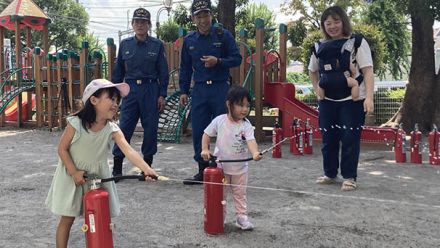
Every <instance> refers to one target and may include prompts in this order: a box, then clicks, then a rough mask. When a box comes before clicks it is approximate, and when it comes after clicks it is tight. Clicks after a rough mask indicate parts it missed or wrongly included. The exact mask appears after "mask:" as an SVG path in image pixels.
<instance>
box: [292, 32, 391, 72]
mask: <svg viewBox="0 0 440 248" xmlns="http://www.w3.org/2000/svg"><path fill="white" fill-rule="evenodd" d="M353 30H354V33H359V34H362V35H363V36H364V38H365V40H367V42H368V44H369V45H370V48H371V51H372V56H373V65H374V71H375V73H376V74H378V75H383V74H384V64H383V60H384V56H385V54H386V50H385V43H384V42H383V38H382V34H381V33H380V32H379V31H378V30H377V29H376V28H375V27H373V26H370V25H357V26H354V27H353ZM322 38H323V35H322V33H321V31H319V30H315V31H312V32H309V33H308V35H307V37H306V38H305V39H304V41H303V44H302V46H301V47H302V48H303V50H302V53H301V61H302V62H303V64H304V65H305V66H304V72H305V73H307V72H308V68H307V67H308V64H309V62H310V56H311V53H312V48H313V46H314V43H315V42H316V41H317V40H319V39H322Z"/></svg>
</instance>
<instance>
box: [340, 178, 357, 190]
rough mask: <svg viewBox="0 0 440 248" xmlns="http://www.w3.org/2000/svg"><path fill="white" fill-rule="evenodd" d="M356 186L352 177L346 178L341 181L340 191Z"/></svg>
mask: <svg viewBox="0 0 440 248" xmlns="http://www.w3.org/2000/svg"><path fill="white" fill-rule="evenodd" d="M356 188H357V185H356V181H355V180H354V179H346V180H344V182H343V183H342V187H341V190H342V191H352V190H355V189H356Z"/></svg>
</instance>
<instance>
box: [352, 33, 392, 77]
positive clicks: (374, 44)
mask: <svg viewBox="0 0 440 248" xmlns="http://www.w3.org/2000/svg"><path fill="white" fill-rule="evenodd" d="M353 31H354V33H357V34H362V35H363V36H364V38H365V40H367V42H368V45H369V46H370V49H371V54H372V56H373V67H374V73H375V74H377V75H379V77H380V76H383V75H384V73H385V65H384V63H383V62H384V57H385V56H386V54H387V52H388V51H386V49H385V42H384V41H383V35H382V33H381V32H380V31H379V30H378V29H377V28H376V27H375V26H371V25H356V26H354V27H353Z"/></svg>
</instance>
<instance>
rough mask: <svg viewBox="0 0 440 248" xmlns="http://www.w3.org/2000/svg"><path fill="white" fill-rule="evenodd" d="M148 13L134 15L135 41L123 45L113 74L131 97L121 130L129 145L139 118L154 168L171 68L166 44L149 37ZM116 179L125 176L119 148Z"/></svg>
mask: <svg viewBox="0 0 440 248" xmlns="http://www.w3.org/2000/svg"><path fill="white" fill-rule="evenodd" d="M150 17H151V15H150V12H148V10H146V9H144V8H138V9H136V10H135V11H134V13H133V19H132V21H131V25H132V27H133V30H134V32H135V36H134V37H130V38H127V39H124V40H122V41H121V43H120V44H119V50H118V58H117V61H116V65H115V69H114V70H113V72H112V82H113V83H120V82H123V81H125V82H126V83H128V84H129V85H130V93H129V94H128V96H126V97H124V99H123V100H122V104H121V114H120V118H119V126H120V128H121V130H122V132H123V133H124V136H125V138H126V139H127V141H128V142H130V139H131V137H132V135H133V132H134V130H135V128H136V125H137V123H138V121H139V118H140V120H141V123H142V127H143V129H144V138H143V141H142V148H141V150H142V154H143V155H144V160H145V162H147V163H148V164H149V165H150V166H152V163H153V155H154V154H156V152H157V129H158V123H159V112H161V111H163V109H164V108H165V98H166V96H167V88H168V81H169V75H168V64H167V60H166V58H165V50H164V46H163V43H162V42H161V41H160V40H158V39H156V38H153V37H151V36H149V35H148V32H149V30H150V28H151V18H150ZM113 156H114V167H113V173H112V174H113V175H114V176H118V175H122V163H123V159H124V154H123V153H122V152H121V150H120V149H119V147H118V146H117V145H115V146H114V148H113Z"/></svg>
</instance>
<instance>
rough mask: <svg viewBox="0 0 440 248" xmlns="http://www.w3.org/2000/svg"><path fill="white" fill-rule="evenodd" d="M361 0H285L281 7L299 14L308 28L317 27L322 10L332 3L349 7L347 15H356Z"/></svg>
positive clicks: (291, 13)
mask: <svg viewBox="0 0 440 248" xmlns="http://www.w3.org/2000/svg"><path fill="white" fill-rule="evenodd" d="M363 2H364V1H363V0H290V1H286V2H285V4H283V7H282V8H281V11H282V12H283V13H285V14H289V15H295V14H300V15H301V16H302V17H303V18H304V19H303V22H304V23H305V24H306V26H307V27H308V28H309V29H319V26H320V18H321V14H322V12H324V10H325V9H326V8H328V7H330V6H332V5H338V6H340V7H341V8H343V9H348V7H351V11H349V12H348V15H349V16H353V15H356V13H357V11H358V9H359V7H360V6H361V5H362V3H363Z"/></svg>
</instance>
